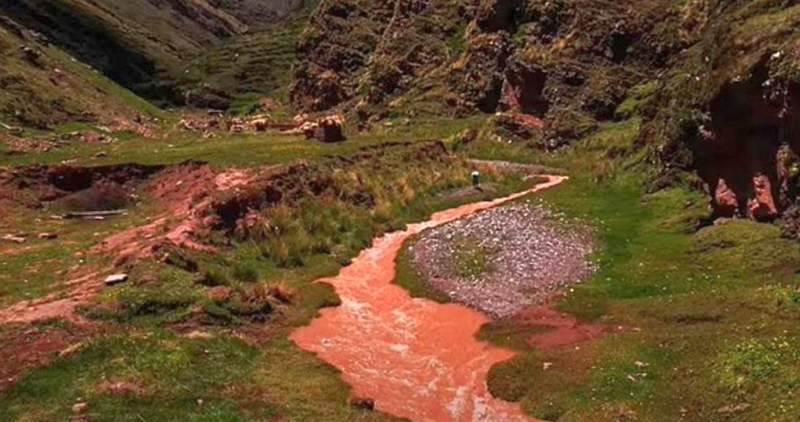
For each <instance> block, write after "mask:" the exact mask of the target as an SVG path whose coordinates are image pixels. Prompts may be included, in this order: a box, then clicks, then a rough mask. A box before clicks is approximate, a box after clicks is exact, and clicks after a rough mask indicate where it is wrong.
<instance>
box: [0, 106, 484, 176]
mask: <svg viewBox="0 0 800 422" xmlns="http://www.w3.org/2000/svg"><path fill="white" fill-rule="evenodd" d="M481 121H482V120H481V118H480V117H473V118H467V119H459V120H440V119H431V120H423V121H419V122H414V124H410V123H409V124H407V125H398V126H393V127H390V128H378V129H377V130H375V131H373V132H369V133H357V132H355V131H352V132H349V133H348V136H349V140H348V141H347V142H343V143H337V144H325V143H320V142H314V141H308V140H306V139H305V138H304V137H301V136H285V135H278V134H257V135H233V134H222V135H221V136H219V137H218V138H213V139H203V138H202V137H201V136H200V134H197V133H188V132H183V131H179V130H177V129H176V130H170V131H168V132H166V133H165V134H164V137H163V138H160V139H144V138H132V139H124V140H121V141H120V142H117V143H114V144H111V145H86V144H74V145H70V146H67V147H64V148H59V149H55V150H52V151H50V152H47V153H32V154H24V155H15V156H0V166H18V165H30V164H52V163H60V162H61V161H64V160H71V161H72V162H74V163H75V164H78V165H105V164H116V163H125V162H135V163H140V164H170V163H179V162H182V161H185V160H189V159H193V160H200V161H207V162H210V163H212V164H214V165H217V166H220V167H228V166H238V167H254V166H262V165H269V164H283V163H288V162H292V161H296V160H317V159H320V158H323V157H326V156H334V155H352V154H355V153H357V152H358V151H359V149H361V148H362V147H365V146H375V145H378V144H381V143H385V142H394V141H407V140H419V139H446V138H450V137H451V136H453V135H455V134H457V133H459V132H460V131H462V130H464V129H467V128H470V127H474V126H477V125H479V124H480V123H481ZM101 151H102V152H105V153H107V154H108V156H107V157H102V158H97V157H95V155H96V154H97V153H98V152H101Z"/></svg>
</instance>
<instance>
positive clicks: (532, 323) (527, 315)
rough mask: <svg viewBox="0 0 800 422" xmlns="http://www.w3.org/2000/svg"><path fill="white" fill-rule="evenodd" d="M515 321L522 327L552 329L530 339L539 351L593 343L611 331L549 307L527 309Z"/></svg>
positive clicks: (603, 326) (529, 341)
mask: <svg viewBox="0 0 800 422" xmlns="http://www.w3.org/2000/svg"><path fill="white" fill-rule="evenodd" d="M514 319H515V322H518V323H519V324H520V325H522V326H528V327H542V328H551V330H548V331H546V332H543V333H540V334H536V335H533V336H532V337H531V338H529V339H528V344H530V345H531V346H533V347H536V348H539V349H554V348H558V347H566V346H572V345H575V344H578V343H583V342H587V341H591V340H594V339H596V338H597V337H600V336H601V335H602V334H603V333H605V332H607V331H608V330H609V327H608V326H605V325H600V324H584V323H582V322H579V321H578V320H577V319H575V317H573V316H571V315H567V314H563V313H561V312H558V311H555V310H553V309H551V308H549V307H547V306H536V307H532V308H529V309H526V310H524V311H522V312H520V313H519V314H518V315H516V316H515V317H514Z"/></svg>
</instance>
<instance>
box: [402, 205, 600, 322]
mask: <svg viewBox="0 0 800 422" xmlns="http://www.w3.org/2000/svg"><path fill="white" fill-rule="evenodd" d="M561 224H563V223H559V222H558V220H557V219H556V217H554V216H553V215H552V213H551V212H550V211H548V210H546V209H544V208H541V207H537V206H535V205H533V204H530V203H525V204H521V205H514V206H509V207H503V208H497V209H493V210H489V211H484V212H482V213H480V214H477V215H475V216H472V217H469V218H465V219H462V220H458V221H455V222H453V223H450V224H447V225H445V226H442V227H441V228H437V229H433V230H430V231H427V232H424V233H423V234H422V235H421V236H420V238H419V240H417V242H416V243H415V244H414V245H413V246H411V248H410V251H411V255H412V257H413V262H414V264H415V265H416V266H417V268H418V269H419V271H420V273H421V274H422V275H423V276H424V277H425V278H426V279H427V280H428V282H429V283H431V284H432V285H433V286H434V288H436V289H437V290H439V291H441V292H442V293H445V294H447V295H448V296H449V297H450V298H451V299H452V300H453V301H455V302H459V303H463V304H466V305H468V306H470V307H473V308H475V309H478V310H480V311H482V312H484V313H487V314H489V315H491V316H493V317H495V318H505V317H510V316H513V315H514V314H516V313H518V312H519V311H521V310H522V309H524V308H526V307H529V306H531V305H533V304H541V303H543V302H545V301H547V300H548V299H550V298H552V297H553V296H554V295H555V294H556V293H558V292H560V291H564V290H565V289H566V288H567V287H569V286H570V285H571V284H575V283H579V282H581V281H582V280H584V279H585V278H586V277H588V276H589V275H590V274H591V273H592V272H593V268H592V265H591V263H590V261H589V255H590V254H591V252H592V241H591V237H590V235H588V234H586V233H581V232H578V231H574V229H567V228H566V227H564V226H563V225H561ZM469 248H476V250H473V252H472V254H470V250H469ZM464 254H466V256H464ZM465 260H466V262H465ZM476 265H477V267H475V266H476ZM460 266H461V267H462V268H460ZM463 266H466V267H467V268H466V271H465V268H463ZM470 266H472V267H473V268H472V269H471V270H470Z"/></svg>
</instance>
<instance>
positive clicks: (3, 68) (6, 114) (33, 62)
mask: <svg viewBox="0 0 800 422" xmlns="http://www.w3.org/2000/svg"><path fill="white" fill-rule="evenodd" d="M142 114H143V115H145V116H147V115H150V116H153V115H157V114H158V110H157V109H156V108H155V107H153V106H152V105H150V104H149V103H147V102H146V101H144V100H141V99H140V98H139V97H137V96H135V95H134V94H132V93H131V92H129V91H127V90H125V89H123V88H121V87H119V86H118V85H117V84H115V83H113V82H112V81H110V80H108V79H106V78H105V77H103V76H101V75H98V74H97V72H96V71H94V70H93V69H91V68H90V67H88V66H86V65H84V64H82V63H79V62H77V61H76V60H75V59H74V58H72V57H71V56H69V55H68V54H66V53H64V52H63V51H61V50H60V49H58V48H56V47H53V46H51V45H49V44H48V43H47V42H46V41H45V40H44V38H43V37H42V36H41V35H40V34H38V33H36V32H34V31H31V30H28V29H26V28H23V27H22V26H20V25H18V24H16V23H15V22H13V21H11V20H10V19H8V18H2V17H0V121H1V122H2V126H3V128H2V129H6V130H8V129H10V128H13V126H17V125H19V126H27V127H35V128H52V127H53V126H55V125H59V124H63V123H70V122H89V121H91V122H100V123H103V124H105V125H112V124H114V123H115V122H117V123H120V122H119V120H130V119H135V118H137V116H139V115H142Z"/></svg>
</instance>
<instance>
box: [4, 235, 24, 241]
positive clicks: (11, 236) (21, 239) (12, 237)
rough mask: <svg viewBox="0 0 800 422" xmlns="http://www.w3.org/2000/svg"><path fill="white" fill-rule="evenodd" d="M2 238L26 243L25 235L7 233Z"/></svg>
mask: <svg viewBox="0 0 800 422" xmlns="http://www.w3.org/2000/svg"><path fill="white" fill-rule="evenodd" d="M0 240H5V241H6V242H12V243H25V237H24V236H17V235H13V234H7V235H5V236H3V237H0Z"/></svg>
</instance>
